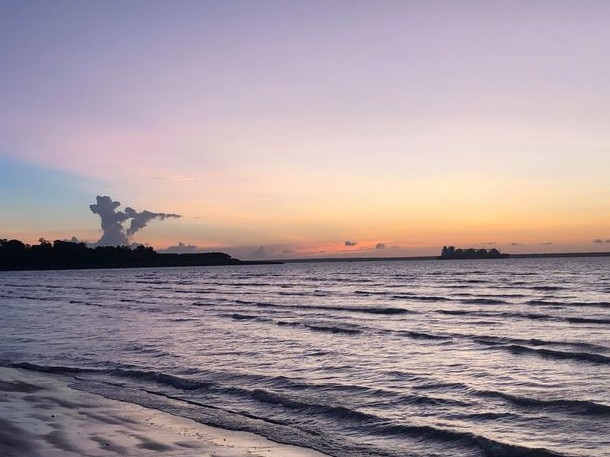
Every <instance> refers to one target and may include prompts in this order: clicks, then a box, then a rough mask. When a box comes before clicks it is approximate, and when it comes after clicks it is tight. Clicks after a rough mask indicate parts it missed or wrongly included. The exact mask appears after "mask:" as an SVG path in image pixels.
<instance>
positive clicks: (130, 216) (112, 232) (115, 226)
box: [89, 195, 181, 246]
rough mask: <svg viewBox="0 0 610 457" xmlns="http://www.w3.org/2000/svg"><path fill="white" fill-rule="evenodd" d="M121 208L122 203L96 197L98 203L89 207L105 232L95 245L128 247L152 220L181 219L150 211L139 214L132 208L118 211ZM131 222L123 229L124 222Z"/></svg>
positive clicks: (106, 197)
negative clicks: (97, 217)
mask: <svg viewBox="0 0 610 457" xmlns="http://www.w3.org/2000/svg"><path fill="white" fill-rule="evenodd" d="M119 206H121V203H120V202H118V201H113V200H112V198H110V197H108V196H99V195H98V196H97V197H96V203H95V204H93V205H89V208H90V209H91V212H92V213H93V214H97V215H98V216H100V219H101V225H102V231H103V232H104V233H103V234H102V237H101V238H100V239H99V240H98V242H97V243H95V244H96V245H97V246H126V245H128V244H129V238H130V237H131V236H133V235H134V234H135V233H136V232H138V231H139V230H141V229H143V228H144V227H146V225H147V224H148V223H149V222H150V221H151V220H153V219H158V220H165V219H167V218H178V217H181V216H180V215H179V214H166V213H153V212H151V211H148V210H144V211H141V212H139V211H136V210H135V209H133V208H130V207H127V208H125V211H117V209H118V207H119ZM129 220H130V221H131V222H130V225H129V227H128V228H125V227H123V222H126V221H129Z"/></svg>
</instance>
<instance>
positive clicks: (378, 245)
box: [375, 243, 385, 249]
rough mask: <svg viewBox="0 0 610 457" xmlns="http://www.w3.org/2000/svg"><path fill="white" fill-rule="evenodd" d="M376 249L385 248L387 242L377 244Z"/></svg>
mask: <svg viewBox="0 0 610 457" xmlns="http://www.w3.org/2000/svg"><path fill="white" fill-rule="evenodd" d="M375 249H385V244H383V243H377V246H375Z"/></svg>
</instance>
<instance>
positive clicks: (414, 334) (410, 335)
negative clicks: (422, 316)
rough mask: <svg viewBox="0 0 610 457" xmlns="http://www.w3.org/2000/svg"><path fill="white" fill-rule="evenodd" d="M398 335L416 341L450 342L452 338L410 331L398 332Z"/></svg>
mask: <svg viewBox="0 0 610 457" xmlns="http://www.w3.org/2000/svg"><path fill="white" fill-rule="evenodd" d="M396 333H397V334H398V335H400V336H406V337H408V338H413V339H416V340H419V339H423V340H450V339H451V337H450V336H443V335H435V334H433V333H425V332H413V331H408V330H400V331H398V332H396Z"/></svg>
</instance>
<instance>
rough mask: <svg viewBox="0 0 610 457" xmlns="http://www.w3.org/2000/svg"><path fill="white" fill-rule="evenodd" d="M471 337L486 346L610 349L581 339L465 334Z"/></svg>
mask: <svg viewBox="0 0 610 457" xmlns="http://www.w3.org/2000/svg"><path fill="white" fill-rule="evenodd" d="M464 336H467V337H470V338H471V339H472V340H473V341H474V342H476V343H480V344H484V345H486V346H503V345H506V344H521V345H524V344H525V345H529V346H567V347H574V348H580V349H588V350H592V351H610V348H608V347H606V346H600V345H598V344H591V343H585V342H581V341H549V340H541V339H538V338H530V339H522V338H510V337H495V336H487V335H485V336H474V335H464Z"/></svg>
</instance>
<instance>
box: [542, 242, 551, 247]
mask: <svg viewBox="0 0 610 457" xmlns="http://www.w3.org/2000/svg"><path fill="white" fill-rule="evenodd" d="M552 244H553V242H552V241H547V242H546V243H542V245H543V246H551V245H552Z"/></svg>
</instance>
